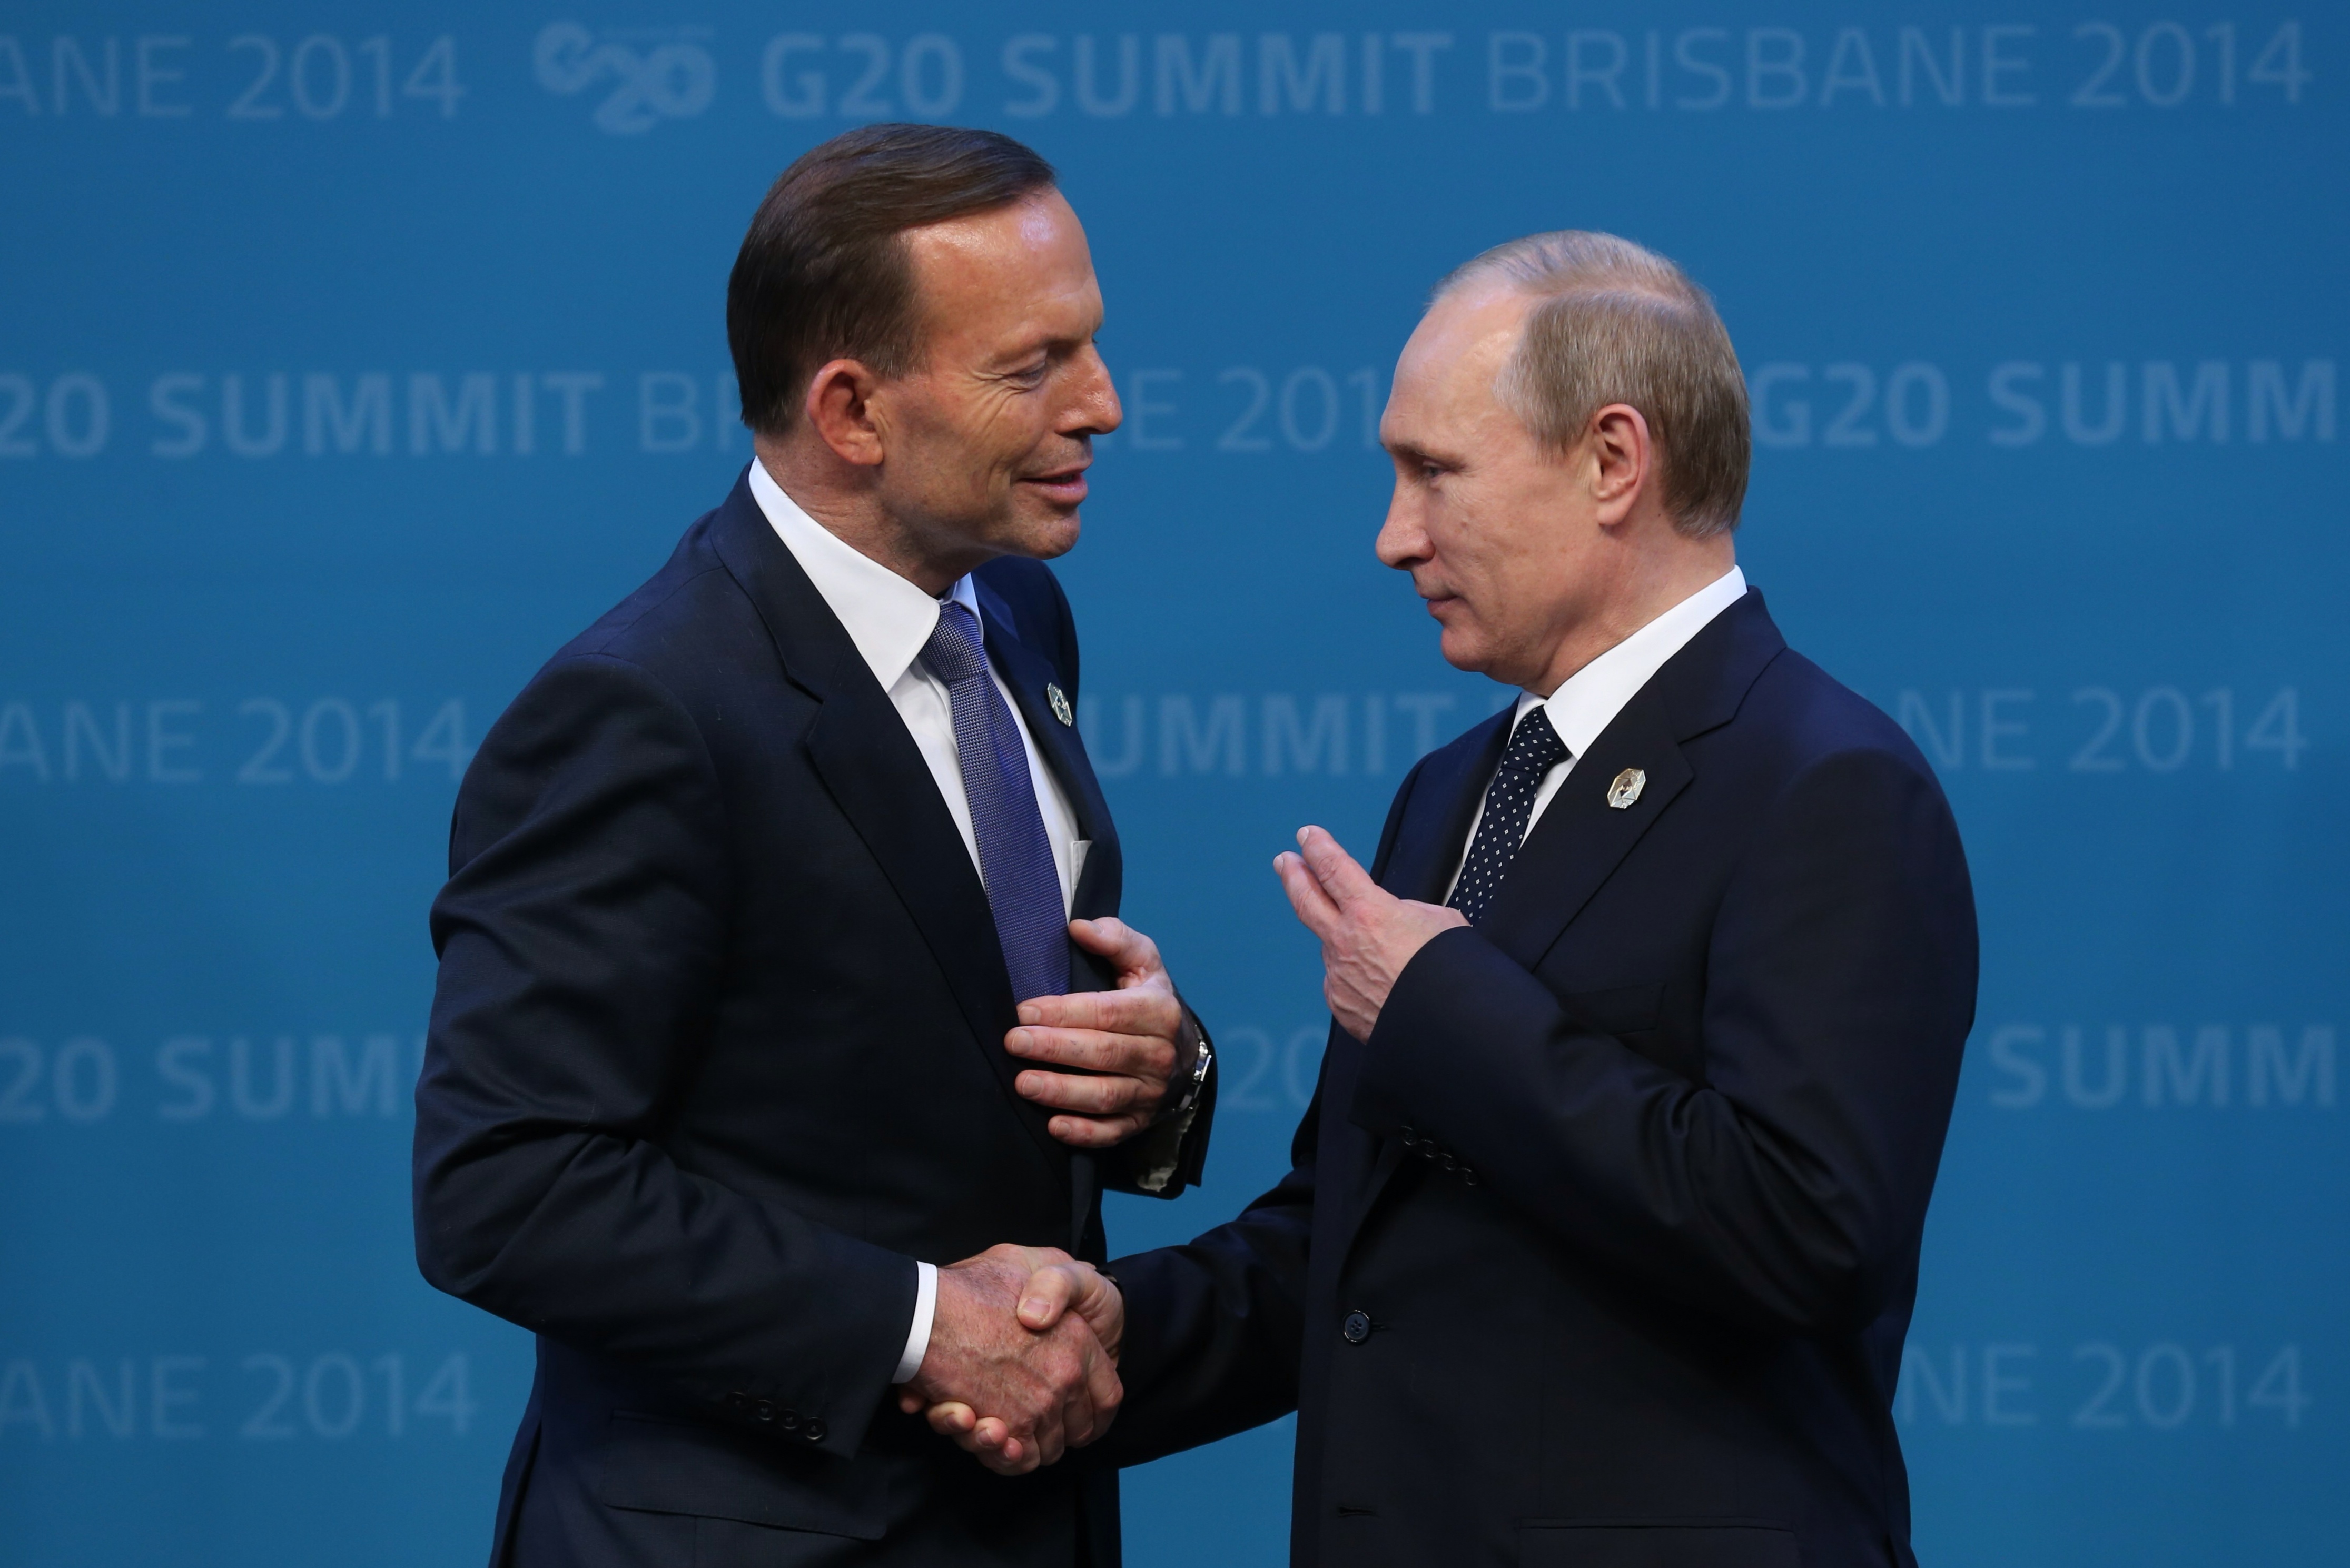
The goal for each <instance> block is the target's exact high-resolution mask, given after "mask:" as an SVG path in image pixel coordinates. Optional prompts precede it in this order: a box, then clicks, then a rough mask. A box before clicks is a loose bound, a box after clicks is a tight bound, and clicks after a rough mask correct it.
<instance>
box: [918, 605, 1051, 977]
mask: <svg viewBox="0 0 2350 1568" xmlns="http://www.w3.org/2000/svg"><path fill="white" fill-rule="evenodd" d="M922 662H923V663H924V664H926V665H928V666H929V667H930V670H931V674H933V675H935V676H937V677H938V678H939V679H940V680H943V681H945V682H946V687H947V701H948V702H949V704H950V705H951V707H952V709H953V711H954V732H955V759H956V762H957V763H959V764H960V765H961V767H962V792H963V798H964V799H965V800H966V801H968V802H969V803H970V805H971V829H972V837H974V838H976V839H978V840H979V876H980V880H981V881H982V882H983V883H985V884H986V886H987V903H988V908H989V909H990V910H991V911H992V912H993V914H994V916H995V935H996V938H997V940H999V941H1001V942H1002V943H1003V966H1004V968H1005V969H1006V970H1007V971H1010V973H1011V977H1012V999H1013V1000H1014V1002H1025V1001H1027V1000H1028V999H1029V998H1030V997H1032V996H1059V995H1061V994H1062V993H1063V992H1066V991H1067V990H1068V989H1069V940H1068V913H1067V910H1066V908H1065V906H1064V905H1063V904H1062V902H1061V870H1060V867H1059V865H1058V864H1057V863H1056V862H1055V860H1054V858H1053V846H1052V843H1051V841H1050V840H1048V839H1047V838H1046V837H1045V816H1044V814H1043V813H1042V812H1041V811H1039V810H1038V809H1037V806H1036V785H1035V779H1034V778H1033V777H1031V775H1030V774H1029V772H1028V752H1027V748H1026V747H1024V746H1023V745H1022V744H1021V743H1020V729H1019V726H1018V725H1017V724H1015V723H1014V722H1013V718H1012V710H1011V709H1010V708H1009V707H1007V706H1005V704H1004V701H1003V693H1002V692H1001V691H997V690H996V689H995V682H994V680H992V679H991V678H990V677H989V675H988V672H987V645H986V643H985V642H983V640H982V639H981V637H980V630H979V618H978V617H977V616H975V615H973V614H972V613H971V607H970V606H968V605H963V604H958V603H956V602H955V601H954V600H952V599H949V600H947V601H946V602H945V603H943V604H941V605H940V606H939V624H938V625H937V627H936V628H933V629H932V630H931V639H930V641H929V642H927V643H925V644H923V646H922Z"/></svg>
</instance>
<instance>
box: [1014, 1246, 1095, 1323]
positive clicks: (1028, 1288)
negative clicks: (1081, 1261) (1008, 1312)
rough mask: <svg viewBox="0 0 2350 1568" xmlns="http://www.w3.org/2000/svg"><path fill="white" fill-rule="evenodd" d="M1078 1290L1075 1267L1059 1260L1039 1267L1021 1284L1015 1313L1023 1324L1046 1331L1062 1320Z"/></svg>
mask: <svg viewBox="0 0 2350 1568" xmlns="http://www.w3.org/2000/svg"><path fill="white" fill-rule="evenodd" d="M1087 1272H1091V1271H1087ZM1076 1294H1077V1282H1076V1272H1075V1271H1074V1270H1071V1269H1069V1268H1066V1267H1065V1266H1063V1265H1061V1264H1057V1263H1055V1264H1048V1265H1047V1266H1045V1267H1044V1268H1041V1269H1038V1270H1036V1271H1035V1272H1033V1273H1031V1274H1030V1275H1029V1276H1028V1282H1027V1283H1026V1284H1024V1285H1023V1286H1022V1287H1021V1288H1020V1307H1019V1311H1018V1313H1017V1314H1015V1315H1016V1316H1018V1318H1019V1320H1020V1326H1021V1327H1023V1328H1024V1329H1028V1330H1030V1331H1031V1332H1033V1333H1035V1334H1043V1333H1044V1332H1045V1330H1047V1329H1049V1328H1051V1327H1052V1326H1053V1325H1054V1324H1056V1323H1058V1322H1060V1321H1061V1314H1064V1313H1066V1311H1068V1309H1069V1304H1070V1303H1071V1302H1072V1301H1074V1300H1075V1299H1076Z"/></svg>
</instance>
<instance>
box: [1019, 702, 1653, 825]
mask: <svg viewBox="0 0 2350 1568" xmlns="http://www.w3.org/2000/svg"><path fill="white" fill-rule="evenodd" d="M1062 722H1063V723H1066V722H1068V721H1067V720H1066V719H1065V720H1063V721H1062ZM1647 785H1648V774H1644V773H1642V772H1641V771H1640V770H1639V769H1638V768H1626V769H1625V770H1624V771H1623V772H1622V773H1620V774H1617V775H1616V777H1615V779H1614V781H1613V782H1612V783H1610V784H1608V786H1607V804H1608V805H1612V806H1614V807H1615V808H1616V809H1617V811H1628V810H1630V809H1631V806H1632V803H1633V802H1634V801H1636V800H1638V799H1639V798H1640V791H1641V790H1642V789H1644V788H1646V787H1647Z"/></svg>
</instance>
